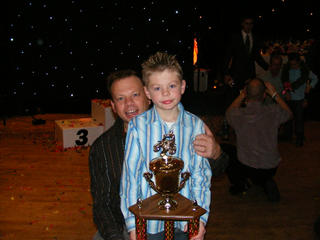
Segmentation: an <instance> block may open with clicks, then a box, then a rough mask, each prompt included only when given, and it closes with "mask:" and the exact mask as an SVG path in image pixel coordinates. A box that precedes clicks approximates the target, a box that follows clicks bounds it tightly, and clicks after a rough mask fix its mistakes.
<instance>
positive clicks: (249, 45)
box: [222, 16, 268, 140]
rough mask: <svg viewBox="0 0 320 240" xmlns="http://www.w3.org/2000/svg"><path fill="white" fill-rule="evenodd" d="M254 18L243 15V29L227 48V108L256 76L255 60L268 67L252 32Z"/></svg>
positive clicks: (235, 35)
mask: <svg viewBox="0 0 320 240" xmlns="http://www.w3.org/2000/svg"><path fill="white" fill-rule="evenodd" d="M252 29H253V18H252V17H247V16H246V17H243V18H242V20H241V31H240V32H238V33H236V34H233V35H232V36H231V40H230V43H229V44H228V46H227V48H226V57H225V61H224V67H223V68H224V69H223V71H224V75H225V76H224V82H225V84H226V85H227V91H226V102H225V106H226V108H227V107H228V106H229V105H230V104H231V103H232V101H233V100H234V99H235V98H236V97H237V96H238V95H239V91H240V90H241V89H242V88H243V87H244V85H245V82H246V81H247V80H248V79H250V78H253V77H255V76H256V73H255V62H257V63H258V64H259V66H261V67H262V68H263V69H264V70H267V69H268V63H266V62H265V60H264V59H263V57H262V56H261V54H260V49H261V45H260V42H259V41H258V39H257V37H256V36H255V35H254V34H253V33H252ZM224 131H227V132H223V133H222V134H223V138H224V139H225V140H227V139H228V131H229V130H228V128H227V127H225V130H224Z"/></svg>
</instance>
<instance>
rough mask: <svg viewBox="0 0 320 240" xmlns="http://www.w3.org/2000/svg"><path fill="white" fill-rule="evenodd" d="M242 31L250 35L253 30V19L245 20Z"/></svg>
mask: <svg viewBox="0 0 320 240" xmlns="http://www.w3.org/2000/svg"><path fill="white" fill-rule="evenodd" d="M241 26H242V30H243V31H245V32H246V33H250V32H251V31H252V28H253V19H251V18H247V19H245V20H244V21H243V22H242V23H241Z"/></svg>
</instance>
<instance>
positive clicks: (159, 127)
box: [120, 52, 212, 240]
mask: <svg viewBox="0 0 320 240" xmlns="http://www.w3.org/2000/svg"><path fill="white" fill-rule="evenodd" d="M182 75H183V73H182V69H181V66H180V64H179V63H178V61H177V60H176V58H175V56H172V55H168V54H166V53H161V52H157V53H156V54H155V55H153V56H151V57H150V58H149V59H148V60H147V61H146V62H144V63H143V64H142V76H143V81H144V83H145V93H146V95H147V97H148V98H149V99H151V100H152V102H153V104H154V106H153V107H152V109H150V110H148V111H146V112H145V113H143V114H140V115H138V116H136V117H134V118H133V119H132V120H131V121H130V122H129V125H128V132H127V138H126V147H125V159H124V164H123V172H122V178H121V188H120V196H121V210H122V213H123V215H124V218H125V222H126V226H127V229H128V231H129V233H130V239H131V240H134V239H136V233H135V217H134V215H133V214H132V213H131V212H130V211H129V207H130V206H132V205H134V204H136V202H137V199H138V198H140V199H142V200H143V199H146V198H148V197H150V196H152V195H154V194H156V192H155V191H153V190H152V189H151V187H150V186H149V184H148V182H147V181H146V179H144V177H143V173H145V172H149V163H150V161H151V160H152V159H154V158H156V157H159V153H158V152H154V151H153V146H154V145H155V144H156V143H158V141H159V140H161V139H162V137H163V135H164V134H168V133H169V131H170V130H171V131H173V133H174V134H175V139H176V154H175V156H176V157H179V158H181V159H182V160H183V161H184V168H183V169H182V172H185V171H188V172H190V173H191V177H190V179H189V180H188V181H187V182H186V185H185V186H184V188H183V189H182V190H181V191H180V194H182V195H183V196H185V197H186V198H189V199H192V200H196V201H197V202H198V205H199V206H201V207H203V208H204V209H206V210H207V213H206V214H204V215H202V216H201V217H200V229H199V233H198V235H197V236H195V237H193V238H192V239H203V238H204V234H205V224H206V222H207V220H208V216H209V211H210V202H211V201H210V199H211V192H210V185H211V175H212V173H211V169H210V165H209V162H208V161H207V159H204V158H202V157H201V156H199V155H197V154H196V152H195V151H194V150H193V148H192V142H193V140H194V138H195V136H196V135H198V134H201V133H204V123H203V122H202V120H201V119H200V118H198V117H196V116H195V115H193V114H191V113H189V112H187V111H185V110H184V108H183V106H182V104H181V103H180V99H181V96H182V94H183V93H184V91H185V87H186V82H185V80H183V78H182ZM186 230H187V224H186V222H181V221H176V222H175V240H179V239H188V235H187V233H185V231H186ZM147 233H148V239H163V237H164V222H163V221H158V220H149V221H148V222H147Z"/></svg>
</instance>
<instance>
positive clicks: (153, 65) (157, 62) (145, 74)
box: [141, 52, 183, 85]
mask: <svg viewBox="0 0 320 240" xmlns="http://www.w3.org/2000/svg"><path fill="white" fill-rule="evenodd" d="M141 66H142V80H143V82H144V83H145V85H148V80H149V77H150V75H151V74H152V73H155V72H163V71H164V70H170V71H173V72H176V73H177V75H178V78H179V80H181V81H182V79H183V71H182V68H181V66H180V64H179V62H178V60H177V59H176V56H175V55H170V54H168V53H165V52H157V53H155V54H154V55H152V56H150V57H149V58H148V60H147V61H145V62H144V63H142V65H141Z"/></svg>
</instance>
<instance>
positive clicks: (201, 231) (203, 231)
mask: <svg viewBox="0 0 320 240" xmlns="http://www.w3.org/2000/svg"><path fill="white" fill-rule="evenodd" d="M184 231H185V232H187V231H188V224H186V225H185V226H184ZM205 234H206V228H205V227H204V223H203V222H201V221H200V224H199V232H198V234H197V235H196V236H193V237H192V238H191V239H190V240H203V239H204V235H205Z"/></svg>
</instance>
